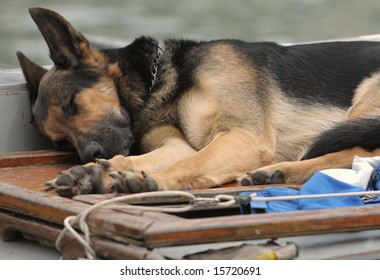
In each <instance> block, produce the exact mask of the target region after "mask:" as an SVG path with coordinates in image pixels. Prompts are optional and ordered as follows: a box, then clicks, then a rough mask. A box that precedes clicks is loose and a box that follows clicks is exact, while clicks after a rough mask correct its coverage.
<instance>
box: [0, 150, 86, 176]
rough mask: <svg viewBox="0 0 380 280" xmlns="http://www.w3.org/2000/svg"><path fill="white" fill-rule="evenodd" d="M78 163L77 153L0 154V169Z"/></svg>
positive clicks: (47, 151)
mask: <svg viewBox="0 0 380 280" xmlns="http://www.w3.org/2000/svg"><path fill="white" fill-rule="evenodd" d="M79 163H80V159H79V157H78V155H77V153H75V152H63V151H58V150H39V151H29V152H15V153H3V154H0V168H3V167H20V166H31V165H53V164H79ZM0 178H1V177H0Z"/></svg>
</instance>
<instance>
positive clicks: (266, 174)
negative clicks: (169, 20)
mask: <svg viewBox="0 0 380 280" xmlns="http://www.w3.org/2000/svg"><path fill="white" fill-rule="evenodd" d="M239 181H240V184H242V185H243V186H252V185H267V184H283V183H285V176H284V173H283V172H282V171H281V170H276V171H274V172H270V171H265V170H264V169H261V170H257V171H252V172H249V173H247V175H246V176H244V177H243V178H241V179H240V180H239Z"/></svg>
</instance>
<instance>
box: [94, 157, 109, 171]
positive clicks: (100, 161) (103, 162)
mask: <svg viewBox="0 0 380 280" xmlns="http://www.w3.org/2000/svg"><path fill="white" fill-rule="evenodd" d="M95 162H96V163H97V164H99V165H100V166H101V167H102V168H103V170H105V171H107V170H109V169H110V168H111V163H110V162H109V161H108V160H106V159H95Z"/></svg>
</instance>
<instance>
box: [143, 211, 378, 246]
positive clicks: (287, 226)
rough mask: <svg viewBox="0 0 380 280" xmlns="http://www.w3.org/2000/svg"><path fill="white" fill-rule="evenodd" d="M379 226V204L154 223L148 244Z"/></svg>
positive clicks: (350, 229) (276, 235)
mask: <svg viewBox="0 0 380 280" xmlns="http://www.w3.org/2000/svg"><path fill="white" fill-rule="evenodd" d="M379 228H380V207H379V206H368V207H354V208H340V209H326V210H309V211H298V212H289V213H274V214H256V215H244V216H229V217H222V218H220V217H219V218H206V219H195V220H188V221H186V223H182V224H179V223H154V224H153V225H151V226H150V227H149V229H148V230H147V232H146V235H145V236H146V239H145V244H146V246H148V247H161V246H173V245H185V244H199V243H208V242H224V241H233V240H253V239H262V238H278V237H287V236H302V235H314V234H324V233H339V232H352V231H360V230H371V229H379Z"/></svg>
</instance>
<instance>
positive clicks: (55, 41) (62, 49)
mask: <svg viewBox="0 0 380 280" xmlns="http://www.w3.org/2000/svg"><path fill="white" fill-rule="evenodd" d="M29 13H30V15H31V17H32V18H33V20H34V22H35V23H36V24H37V27H38V29H39V30H40V31H41V34H42V36H43V37H44V38H45V41H46V43H47V45H48V47H49V51H50V57H51V59H52V60H53V62H54V64H55V65H56V66H58V67H63V68H68V67H71V66H73V67H75V66H76V65H78V64H79V63H80V62H81V61H82V60H83V59H85V57H86V55H90V54H91V51H90V48H89V43H88V41H87V39H86V38H85V37H84V36H83V35H82V34H81V33H79V32H78V31H76V30H75V29H74V28H73V27H72V26H71V24H70V23H69V22H68V21H67V20H66V19H64V18H63V17H62V16H61V15H59V14H57V13H56V12H53V11H50V10H47V9H43V8H30V9H29Z"/></svg>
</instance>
